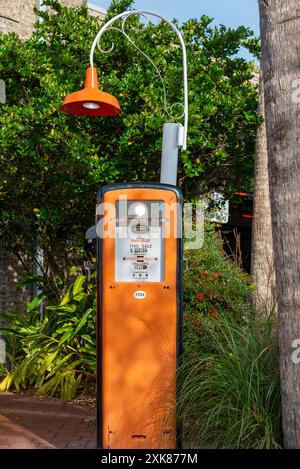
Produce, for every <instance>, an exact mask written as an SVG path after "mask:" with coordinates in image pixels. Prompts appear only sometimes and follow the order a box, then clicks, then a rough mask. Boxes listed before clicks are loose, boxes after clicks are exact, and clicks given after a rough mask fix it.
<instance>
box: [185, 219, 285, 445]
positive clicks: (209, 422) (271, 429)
mask: <svg viewBox="0 0 300 469" xmlns="http://www.w3.org/2000/svg"><path fill="white" fill-rule="evenodd" d="M186 257H187V258H188V265H189V268H188V271H187V272H186V273H185V278H184V318H183V319H184V321H183V349H184V353H183V355H182V362H181V365H180V367H179V374H178V388H179V393H178V418H179V421H180V423H181V425H182V428H183V441H184V444H185V445H188V446H192V447H197V448H199V447H212V448H279V447H281V445H282V432H281V405H280V381H279V366H278V350H277V341H276V335H275V332H274V331H275V324H274V321H273V319H272V317H271V316H270V317H266V316H262V315H261V314H259V313H258V312H255V311H253V310H252V308H251V307H250V305H249V303H248V298H249V295H250V293H251V291H252V288H253V287H252V286H251V282H250V278H249V276H248V275H247V274H245V273H244V272H243V271H242V270H241V269H240V268H239V267H237V266H236V265H235V264H234V263H233V262H232V261H231V260H230V259H229V258H226V257H224V255H223V254H222V253H221V251H220V249H219V247H218V243H217V241H216V237H215V234H214V232H213V230H211V229H210V228H209V227H207V231H206V239H205V244H204V246H203V247H202V249H200V250H199V251H187V252H186Z"/></svg>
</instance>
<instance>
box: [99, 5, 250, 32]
mask: <svg viewBox="0 0 300 469" xmlns="http://www.w3.org/2000/svg"><path fill="white" fill-rule="evenodd" d="M91 3H94V4H96V5H99V6H101V7H102V8H107V6H108V5H109V4H110V3H111V2H110V0H91ZM135 8H136V9H145V10H150V11H151V10H152V11H154V12H157V13H161V14H162V15H163V16H166V17H167V18H169V19H173V18H177V19H178V20H180V21H185V20H187V19H190V18H197V17H200V16H202V15H207V16H210V17H212V18H214V20H215V21H214V22H215V23H216V24H224V25H225V26H230V27H237V26H241V25H243V26H248V27H250V28H251V29H252V30H253V31H254V33H255V34H256V35H259V14H258V0H136V1H135Z"/></svg>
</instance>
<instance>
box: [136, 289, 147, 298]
mask: <svg viewBox="0 0 300 469" xmlns="http://www.w3.org/2000/svg"><path fill="white" fill-rule="evenodd" d="M133 296H134V298H137V299H138V300H142V299H143V298H146V296H147V294H146V292H145V291H143V290H137V291H135V292H134V294H133Z"/></svg>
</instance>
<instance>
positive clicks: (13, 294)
mask: <svg viewBox="0 0 300 469" xmlns="http://www.w3.org/2000/svg"><path fill="white" fill-rule="evenodd" d="M60 3H61V4H63V5H66V6H68V7H78V6H80V5H82V4H86V5H87V7H88V9H89V12H90V14H91V15H93V16H96V17H98V18H99V20H103V19H104V18H105V14H106V11H105V10H104V9H103V8H100V7H98V6H97V5H94V4H93V3H92V2H89V1H86V0H60ZM42 4H43V1H42V0H0V32H1V33H5V34H6V33H16V34H18V36H19V37H20V38H21V39H27V38H29V37H30V36H31V34H32V32H33V30H34V24H35V23H36V22H37V21H38V16H37V15H36V14H35V12H34V7H36V8H37V9H39V10H45V9H46V7H45V6H43V5H42ZM25 273H26V272H25V269H24V267H23V266H22V264H21V262H20V260H18V259H17V257H16V256H15V255H13V254H11V253H10V252H9V250H8V249H6V248H5V246H4V245H3V244H2V243H1V240H0V314H1V313H2V312H5V311H12V310H14V311H20V310H22V309H23V308H24V302H26V301H30V300H31V298H32V296H33V295H34V294H35V293H37V290H36V288H34V287H32V286H30V287H28V286H27V287H21V288H20V287H17V281H18V277H19V276H20V275H22V274H25ZM37 273H38V272H37Z"/></svg>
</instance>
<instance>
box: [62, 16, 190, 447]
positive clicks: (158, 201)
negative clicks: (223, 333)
mask: <svg viewBox="0 0 300 469" xmlns="http://www.w3.org/2000/svg"><path fill="white" fill-rule="evenodd" d="M135 15H137V16H139V15H142V16H143V17H144V18H147V17H148V16H151V17H155V18H158V19H161V20H162V21H165V22H166V23H167V24H168V25H169V27H171V28H172V29H173V31H174V33H175V34H176V36H177V38H178V39H179V42H180V45H181V49H182V56H183V85H184V86H183V95H184V104H183V105H182V104H181V105H180V103H176V104H177V105H178V104H179V105H180V106H181V107H182V110H183V113H182V116H181V117H182V118H183V121H184V123H183V125H181V124H179V123H174V122H173V119H172V122H168V123H165V124H164V126H163V139H162V160H161V175H160V183H156V184H150V183H135V184H131V183H128V184H116V185H112V186H106V187H103V188H101V190H100V192H99V194H98V202H97V220H96V232H97V259H98V261H97V269H98V321H97V333H98V419H97V421H98V424H97V426H98V437H97V440H98V441H97V445H98V447H101V448H121V449H123V448H149V449H151V448H153V449H154V448H162V449H168V448H169V449H173V448H176V446H177V440H178V438H177V434H176V415H175V403H176V366H177V360H178V356H179V354H180V348H181V285H182V237H181V234H182V233H181V226H182V220H181V218H182V215H181V211H182V198H181V192H180V190H179V189H178V188H177V187H176V181H177V163H178V150H179V148H181V149H182V150H185V149H186V142H187V126H188V82H187V58H186V48H185V43H184V40H183V37H182V35H181V33H180V31H179V30H178V29H177V27H176V26H175V25H174V24H173V23H171V22H170V21H169V20H168V19H167V18H165V17H164V16H162V15H160V14H158V13H154V12H151V11H147V10H132V11H125V12H123V13H120V14H118V15H116V16H114V17H113V18H111V19H109V20H108V21H107V22H106V23H105V24H104V25H103V26H102V27H101V29H100V30H99V32H98V33H97V35H96V37H95V39H94V41H93V44H92V47H91V51H90V66H89V68H88V70H87V74H86V80H85V86H84V88H83V89H82V90H80V91H76V92H74V93H71V94H70V95H68V96H66V98H65V99H64V102H63V104H62V106H61V109H62V111H63V112H66V113H69V114H75V115H80V116H94V117H98V116H115V115H118V114H119V113H120V112H121V108H120V105H119V103H118V100H117V99H116V98H115V97H114V96H112V95H110V94H108V93H104V92H103V91H101V90H100V89H99V88H98V76H97V70H96V68H95V67H94V52H95V49H96V47H97V46H99V41H100V39H101V37H102V35H103V34H104V32H105V31H107V30H118V31H119V32H121V33H123V34H124V36H125V38H126V39H127V40H129V41H130V42H131V43H132V44H133V45H135V44H134V42H133V40H132V39H131V38H130V37H129V36H128V34H127V33H126V32H125V29H124V28H125V23H126V21H127V20H128V19H129V18H130V17H131V16H135ZM117 21H121V22H122V23H121V24H122V26H121V28H120V27H113V26H112V25H113V24H114V23H115V22H117ZM135 47H136V49H137V50H138V51H139V52H140V53H142V54H143V56H144V57H146V58H148V60H149V62H150V63H151V66H153V67H154V68H155V70H156V75H157V76H159V78H160V80H161V82H162V84H163V80H162V76H161V73H160V71H159V70H158V68H157V67H156V65H155V64H154V62H153V60H152V59H151V58H150V57H148V56H147V55H146V54H145V53H144V52H142V51H141V50H140V49H139V47H138V46H137V45H135ZM112 48H113V46H112ZM100 50H101V48H100ZM111 50H112V49H111ZM102 52H104V51H103V50H102ZM106 52H107V51H106ZM163 86H164V85H163ZM164 100H165V102H164V110H165V111H166V112H167V113H168V115H169V117H170V118H172V113H171V112H169V111H168V106H167V102H166V92H165V91H164ZM86 237H87V239H88V240H89V243H90V244H93V240H94V239H95V230H94V228H93V227H91V229H90V230H88V232H87V235H86Z"/></svg>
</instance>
